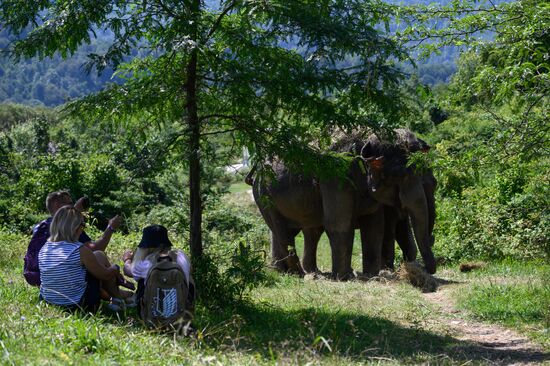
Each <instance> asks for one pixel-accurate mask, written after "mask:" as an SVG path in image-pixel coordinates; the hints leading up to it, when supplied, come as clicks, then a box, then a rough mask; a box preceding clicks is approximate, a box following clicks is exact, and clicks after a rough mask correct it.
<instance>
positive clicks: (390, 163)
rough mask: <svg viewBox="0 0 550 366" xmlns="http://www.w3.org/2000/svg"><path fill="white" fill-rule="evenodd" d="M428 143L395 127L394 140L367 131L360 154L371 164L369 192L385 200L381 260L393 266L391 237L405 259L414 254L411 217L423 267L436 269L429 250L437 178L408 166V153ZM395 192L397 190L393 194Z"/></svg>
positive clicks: (431, 271) (427, 172)
mask: <svg viewBox="0 0 550 366" xmlns="http://www.w3.org/2000/svg"><path fill="white" fill-rule="evenodd" d="M429 149H430V146H429V145H428V144H427V143H426V142H425V141H423V140H422V139H420V138H417V137H416V136H415V135H414V134H413V133H412V132H411V131H409V130H406V129H397V130H395V138H394V139H393V140H388V139H383V138H380V137H379V136H377V135H374V134H372V135H370V136H369V137H368V139H367V141H366V143H365V145H364V146H363V148H362V151H361V155H362V156H363V158H364V159H365V160H366V161H367V163H368V164H370V169H369V172H370V174H371V179H372V184H371V189H372V191H371V195H372V196H373V197H374V198H375V199H376V200H377V201H379V202H382V203H384V204H385V206H384V208H385V211H384V212H385V220H386V222H387V224H386V225H385V229H384V230H385V233H384V243H383V249H382V263H383V264H384V265H385V266H386V267H388V268H391V269H393V261H394V255H395V249H394V239H397V242H398V244H399V246H400V247H401V249H402V250H403V254H404V257H405V260H407V261H411V260H414V259H415V257H416V246H415V245H414V241H413V239H412V236H411V233H410V231H409V227H408V218H409V217H410V219H411V223H412V229H413V231H414V236H415V238H416V243H417V244H418V249H419V250H420V253H421V255H422V259H423V260H424V265H425V268H426V270H427V271H428V272H429V273H431V274H433V273H435V271H436V263H435V258H434V256H433V252H432V246H433V243H434V237H433V234H432V233H433V228H434V224H435V214H436V213H435V197H434V192H435V189H436V186H437V181H436V179H435V177H434V175H433V172H432V171H431V170H430V169H428V170H427V171H425V172H423V173H416V172H415V168H414V167H407V161H406V160H407V156H408V155H409V154H410V153H413V152H416V151H423V152H427V151H428V150H429ZM396 192H398V194H396Z"/></svg>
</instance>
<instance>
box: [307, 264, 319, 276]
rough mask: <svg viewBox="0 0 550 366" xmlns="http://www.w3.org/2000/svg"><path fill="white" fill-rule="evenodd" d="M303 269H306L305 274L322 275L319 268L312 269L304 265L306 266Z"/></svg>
mask: <svg viewBox="0 0 550 366" xmlns="http://www.w3.org/2000/svg"><path fill="white" fill-rule="evenodd" d="M303 268H304V272H305V273H313V274H319V273H321V271H319V268H317V266H315V267H311V266H306V265H305V264H304V265H303Z"/></svg>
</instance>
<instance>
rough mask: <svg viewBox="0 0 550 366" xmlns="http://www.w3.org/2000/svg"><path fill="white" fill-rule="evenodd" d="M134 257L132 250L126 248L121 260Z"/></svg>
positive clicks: (128, 259) (124, 260)
mask: <svg viewBox="0 0 550 366" xmlns="http://www.w3.org/2000/svg"><path fill="white" fill-rule="evenodd" d="M133 258H134V252H133V251H131V250H130V249H126V250H125V251H124V253H123V254H122V261H123V262H124V263H126V261H130V260H132V259H133Z"/></svg>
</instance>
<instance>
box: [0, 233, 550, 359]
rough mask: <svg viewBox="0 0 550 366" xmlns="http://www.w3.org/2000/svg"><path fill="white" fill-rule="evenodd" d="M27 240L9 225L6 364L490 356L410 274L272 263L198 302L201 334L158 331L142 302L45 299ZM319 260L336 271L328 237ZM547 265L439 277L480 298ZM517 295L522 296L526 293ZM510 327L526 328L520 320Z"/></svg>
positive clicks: (0, 292)
mask: <svg viewBox="0 0 550 366" xmlns="http://www.w3.org/2000/svg"><path fill="white" fill-rule="evenodd" d="M138 239H139V235H138V234H133V235H130V236H121V235H120V234H117V235H115V237H114V238H113V240H112V242H111V243H110V244H109V248H108V249H109V253H110V254H111V255H112V256H113V257H119V256H120V253H122V251H123V249H124V248H126V247H132V246H134V245H135V243H136V242H137V240H138ZM27 241H28V238H27V237H26V236H23V235H13V234H5V233H2V232H0V246H1V247H2V248H3V251H4V255H3V256H1V257H0V364H3V365H43V364H78V365H81V364H83V365H92V364H93V365H95V364H101V365H103V364H105V365H107V364H132V365H135V364H139V365H142V364H167V365H175V364H178V365H180V364H183V365H202V364H204V365H211V364H231V365H232V364H238V365H256V364H308V363H309V364H327V365H342V364H346V365H347V364H352V365H353V364H365V363H366V364H380V363H382V364H419V363H431V364H463V363H474V364H484V363H487V361H486V360H484V359H483V358H482V357H479V358H473V359H472V358H471V357H472V356H471V355H465V354H464V353H462V352H457V351H455V347H456V346H457V344H459V343H460V341H459V340H458V339H456V338H455V337H454V336H453V335H451V334H449V333H448V330H447V329H446V327H445V325H444V324H445V323H444V322H442V321H441V319H440V318H439V316H440V315H437V313H436V311H435V309H434V308H433V307H432V305H431V304H430V303H429V302H427V301H426V300H425V299H424V297H423V295H422V294H421V293H420V292H419V291H418V290H417V289H415V288H413V287H412V286H410V285H408V284H406V283H402V282H392V283H380V282H372V281H371V282H361V281H350V282H334V281H329V280H325V279H318V280H313V279H309V278H306V279H300V278H297V277H293V276H286V275H280V274H278V273H275V272H271V271H270V272H269V279H270V280H269V281H268V282H267V283H266V284H265V285H263V286H261V287H259V288H256V289H254V290H253V291H252V292H251V293H250V296H249V300H248V301H246V302H243V303H241V304H239V305H237V306H234V307H230V306H228V307H224V308H218V309H207V308H205V307H202V306H198V308H197V309H196V319H195V321H194V324H195V326H196V328H197V329H198V337H197V338H196V339H194V338H179V337H178V338H174V337H173V336H170V335H166V334H156V333H152V332H150V331H149V330H147V329H145V328H144V327H143V326H142V325H141V323H140V322H139V320H138V319H137V316H136V313H135V310H130V311H129V312H127V313H125V314H121V315H119V316H117V315H113V314H109V313H105V312H101V313H99V314H96V315H93V316H91V315H86V314H82V313H66V312H64V311H62V310H60V309H59V308H57V307H55V306H49V305H47V304H44V303H41V302H39V301H38V289H36V288H31V287H30V286H28V285H27V284H26V283H25V282H24V280H23V276H22V266H23V261H22V257H23V255H24V252H25V249H26V245H27ZM174 241H175V242H177V240H174ZM356 243H358V241H357V240H356ZM298 247H300V245H298ZM359 252H360V250H359V245H358V244H356V249H355V250H354V260H353V262H354V268H355V269H360V253H359ZM319 266H320V267H321V268H322V269H323V270H327V271H328V270H329V269H330V250H329V246H328V242H327V241H326V238H325V239H323V241H322V242H321V244H320V245H319ZM547 269H548V266H545V265H541V264H529V265H525V266H523V267H522V265H515V266H508V267H506V266H505V265H490V266H489V267H488V268H487V269H486V270H484V271H481V272H477V273H476V272H473V273H471V274H461V273H459V272H458V271H457V270H456V269H451V268H448V269H442V271H441V273H442V274H441V275H440V276H444V278H446V279H450V280H454V281H455V283H456V284H454V285H450V286H457V292H460V293H462V292H464V291H463V290H464V289H465V288H466V289H469V290H470V291H472V296H475V297H477V296H482V294H479V293H478V292H476V291H477V290H476V288H477V287H476V286H478V285H480V286H482V285H483V284H484V283H485V282H484V281H487V279H492V280H494V279H496V278H500V277H502V274H503V273H508V274H509V278H508V280H509V281H517V282H518V283H525V284H528V283H531V282H529V281H531V280H532V283H533V284H535V285H533V286H535V287H533V288H534V289H535V290H536V289H539V288H540V287H539V283H540V282H541V281H540V278H541V277H540V275H542V274H544V273H547V272H546V271H547ZM535 279H538V280H537V281H538V282H537V281H536V280H535ZM469 283H472V284H473V286H472V287H470V286H469ZM509 283H512V282H509ZM459 289H460V290H459ZM199 290H200V289H199ZM547 290H548V289H547V288H546V290H545V291H547ZM536 295H537V293H536V291H534V292H533V291H532V292H526V293H522V294H521V296H524V298H529V299H533V298H534V297H536ZM514 296H516V297H517V299H518V300H519V295H514ZM493 297H494V295H493ZM487 299H488V297H485V300H487ZM519 302H520V301H518V303H519ZM530 304H531V305H525V306H524V307H520V308H523V309H527V308H530V307H533V308H534V309H535V310H534V311H533V312H532V313H531V314H532V315H529V316H531V317H533V318H529V317H519V318H518V319H519V321H520V322H525V323H522V324H528V325H529V327H531V328H532V327H536V326H538V325H537V324H536V319H538V318H537V317H538V316H539V315H537V314H538V313H537V311H538V310H536V309H540V306H541V304H542V303H540V302H536V301H535V302H532V303H530ZM465 306H466V308H467V309H468V310H469V311H470V312H471V314H472V315H476V314H477V315H478V316H479V315H480V314H481V312H480V311H478V310H477V309H478V308H477V307H475V306H470V305H465ZM494 308H495V309H497V307H496V305H495V306H494ZM489 310H491V309H488V310H487V311H489ZM484 311H485V310H484ZM478 313H479V314H478ZM525 314H528V313H525ZM486 319H488V320H493V318H490V317H487V318H486ZM531 321H533V322H531ZM507 324H509V323H507ZM511 326H514V327H518V328H519V329H520V330H521V329H523V328H522V327H521V326H518V324H515V323H514V324H511ZM539 328H541V326H539ZM537 329H538V328H537ZM529 334H532V332H531V333H529ZM548 338H549V337H548V335H546V337H544V336H543V335H542V336H541V335H539V336H537V337H535V338H534V339H535V340H538V341H539V342H540V343H542V344H546V343H545V340H548Z"/></svg>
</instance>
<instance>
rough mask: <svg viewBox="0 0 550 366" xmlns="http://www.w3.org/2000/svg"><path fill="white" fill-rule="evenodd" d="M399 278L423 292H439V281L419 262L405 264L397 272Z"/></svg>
mask: <svg viewBox="0 0 550 366" xmlns="http://www.w3.org/2000/svg"><path fill="white" fill-rule="evenodd" d="M397 276H398V278H399V279H400V280H404V281H408V282H409V283H410V284H411V285H413V286H415V287H418V288H420V289H421V290H422V292H435V291H436V290H437V285H438V283H437V280H436V279H435V277H433V276H432V275H430V274H429V273H428V272H426V270H425V269H424V268H422V266H421V265H420V264H418V263H417V262H403V264H401V267H399V269H398V270H397Z"/></svg>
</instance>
